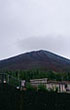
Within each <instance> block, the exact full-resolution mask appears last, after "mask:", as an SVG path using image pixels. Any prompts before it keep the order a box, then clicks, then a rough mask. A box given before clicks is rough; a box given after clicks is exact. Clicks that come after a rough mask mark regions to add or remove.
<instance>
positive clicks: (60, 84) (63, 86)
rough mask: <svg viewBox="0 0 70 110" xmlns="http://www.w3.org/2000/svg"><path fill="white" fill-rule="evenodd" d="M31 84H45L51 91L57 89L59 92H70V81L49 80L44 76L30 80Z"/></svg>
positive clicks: (36, 85)
mask: <svg viewBox="0 0 70 110" xmlns="http://www.w3.org/2000/svg"><path fill="white" fill-rule="evenodd" d="M30 84H31V85H32V86H34V87H38V85H40V84H43V85H45V86H46V89H48V90H49V91H50V90H54V91H55V90H56V89H57V90H58V92H70V81H53V80H48V79H47V78H42V79H33V80H30Z"/></svg>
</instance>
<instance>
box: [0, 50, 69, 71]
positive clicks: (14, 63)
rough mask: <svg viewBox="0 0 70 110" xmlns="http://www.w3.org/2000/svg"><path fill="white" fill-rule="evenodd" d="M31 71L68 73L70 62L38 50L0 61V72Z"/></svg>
mask: <svg viewBox="0 0 70 110" xmlns="http://www.w3.org/2000/svg"><path fill="white" fill-rule="evenodd" d="M31 69H41V70H44V71H47V70H52V71H57V72H70V60H69V59H66V58H64V57H61V56H59V55H56V54H54V53H51V52H49V51H45V50H39V51H32V52H28V53H24V54H21V55H18V56H15V57H12V58H8V59H5V60H1V61H0V71H1V70H31Z"/></svg>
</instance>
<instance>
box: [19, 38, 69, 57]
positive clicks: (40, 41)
mask: <svg viewBox="0 0 70 110" xmlns="http://www.w3.org/2000/svg"><path fill="white" fill-rule="evenodd" d="M18 44H19V48H20V49H21V50H22V51H31V50H40V49H44V50H49V51H53V52H55V53H58V54H61V55H65V56H66V55H68V54H69V45H70V41H69V39H67V38H66V37H62V36H57V37H55V36H46V37H30V38H26V39H24V40H20V41H19V43H18Z"/></svg>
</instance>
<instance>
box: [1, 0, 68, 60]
mask: <svg viewBox="0 0 70 110" xmlns="http://www.w3.org/2000/svg"><path fill="white" fill-rule="evenodd" d="M39 49H44V50H49V51H51V52H54V53H57V54H59V55H62V56H65V57H67V58H70V0H0V59H4V58H8V57H11V56H14V55H17V54H20V53H24V52H27V51H32V50H39Z"/></svg>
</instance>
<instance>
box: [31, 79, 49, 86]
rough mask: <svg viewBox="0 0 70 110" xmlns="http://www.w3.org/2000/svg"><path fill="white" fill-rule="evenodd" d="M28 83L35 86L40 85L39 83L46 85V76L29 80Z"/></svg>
mask: <svg viewBox="0 0 70 110" xmlns="http://www.w3.org/2000/svg"><path fill="white" fill-rule="evenodd" d="M30 84H31V85H32V86H36V87H38V85H40V84H43V85H46V84H47V78H42V79H33V80H30Z"/></svg>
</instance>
